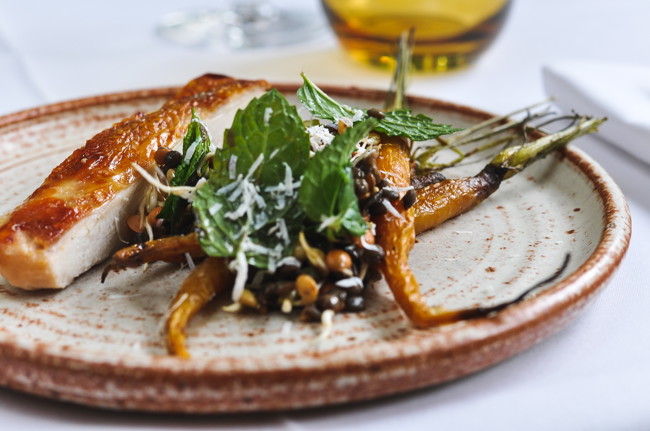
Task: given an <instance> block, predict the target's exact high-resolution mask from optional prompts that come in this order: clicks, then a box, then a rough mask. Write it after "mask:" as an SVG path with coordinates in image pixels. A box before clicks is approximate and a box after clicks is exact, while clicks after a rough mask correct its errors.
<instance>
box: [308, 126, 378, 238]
mask: <svg viewBox="0 0 650 431" xmlns="http://www.w3.org/2000/svg"><path fill="white" fill-rule="evenodd" d="M376 125H377V120H375V119H372V118H371V119H368V120H365V121H362V122H359V123H357V124H355V125H354V126H353V127H350V128H348V129H347V130H346V131H345V133H343V134H341V135H337V136H336V137H335V138H334V140H333V141H332V143H331V144H330V145H328V146H327V147H325V148H324V149H323V150H321V151H320V152H318V153H316V155H314V157H313V158H312V159H311V160H310V161H309V165H308V166H307V169H306V170H305V175H304V177H303V179H302V184H301V187H300V193H299V199H300V204H301V206H302V207H303V209H304V211H305V214H306V215H307V217H308V218H309V219H310V220H311V221H313V222H315V223H319V224H322V225H323V226H324V227H325V228H326V229H327V232H326V233H327V234H328V236H329V237H330V238H331V237H340V236H342V235H343V234H344V233H345V232H346V231H347V232H348V233H350V234H352V235H354V236H361V235H363V234H364V233H365V231H366V230H367V229H368V225H367V224H366V222H365V220H364V219H363V217H362V216H361V212H360V211H359V201H358V200H357V197H356V194H355V193H354V183H353V180H352V163H351V161H350V156H351V154H352V152H353V151H354V149H355V147H356V144H357V142H359V141H360V140H361V139H362V138H364V137H365V136H367V135H368V133H370V131H371V130H373V128H375V127H376Z"/></svg>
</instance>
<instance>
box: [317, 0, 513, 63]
mask: <svg viewBox="0 0 650 431" xmlns="http://www.w3.org/2000/svg"><path fill="white" fill-rule="evenodd" d="M322 4H323V7H324V9H325V13H326V15H327V18H328V19H329V21H330V24H331V26H332V28H333V29H334V32H335V33H336V35H337V36H338V38H339V40H340V42H341V44H342V45H343V47H344V48H345V50H346V51H347V52H348V53H349V54H350V55H351V56H352V57H353V58H355V59H357V60H359V61H362V62H365V63H368V64H372V65H379V66H391V67H392V65H393V64H394V54H395V49H396V46H397V43H396V41H397V39H398V38H399V36H400V34H401V33H402V32H403V31H405V30H409V29H410V28H411V27H414V28H415V47H414V51H413V66H414V68H415V69H417V70H425V71H445V70H449V69H454V68H457V67H459V66H463V65H465V64H468V63H470V62H472V61H473V60H474V59H475V58H476V57H477V56H478V55H479V54H480V53H481V52H482V51H484V50H485V48H487V47H488V45H489V44H490V43H491V42H492V41H493V40H494V38H495V37H496V35H497V34H498V33H499V30H500V29H501V27H502V25H503V22H504V20H505V18H506V16H507V14H508V10H509V8H510V0H322Z"/></svg>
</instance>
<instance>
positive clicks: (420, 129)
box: [298, 74, 460, 141]
mask: <svg viewBox="0 0 650 431" xmlns="http://www.w3.org/2000/svg"><path fill="white" fill-rule="evenodd" d="M302 79H303V81H304V83H303V85H302V86H301V87H300V89H299V90H298V98H299V99H300V101H301V102H302V104H303V105H304V106H305V107H306V108H307V109H308V110H309V112H311V114H312V115H313V116H315V117H317V118H321V119H323V120H330V121H338V120H340V119H342V118H349V119H352V120H357V119H358V120H362V119H367V118H369V117H370V116H369V115H368V112H367V111H366V110H360V109H355V108H350V107H349V106H346V105H343V104H340V103H338V102H337V101H335V100H334V99H332V98H331V97H329V96H328V95H327V94H325V93H324V92H323V91H322V90H321V89H320V88H318V86H316V84H314V83H313V82H312V81H310V80H309V78H307V76H305V74H302ZM375 129H376V130H377V131H379V132H383V133H385V134H386V135H388V136H401V137H405V138H409V139H412V140H413V141H427V140H429V139H435V138H437V137H438V136H441V135H447V134H449V133H453V132H457V131H458V130H460V129H457V128H455V127H452V126H450V125H447V124H436V123H434V122H433V120H432V119H431V118H429V117H427V116H425V115H421V114H420V115H413V114H412V113H411V110H410V109H396V110H393V111H388V112H385V118H382V119H380V120H379V123H378V124H377V126H376V127H375Z"/></svg>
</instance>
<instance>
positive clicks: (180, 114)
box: [0, 74, 268, 289]
mask: <svg viewBox="0 0 650 431" xmlns="http://www.w3.org/2000/svg"><path fill="white" fill-rule="evenodd" d="M267 89H268V84H267V83H266V82H265V81H242V80H235V79H232V78H228V77H225V76H221V75H211V74H208V75H204V76H201V77H199V78H197V79H195V80H193V81H191V82H189V83H188V84H187V85H186V86H185V87H183V88H182V89H181V90H179V92H178V93H177V94H176V95H175V96H174V97H173V98H172V99H171V100H170V101H169V102H167V103H165V104H164V105H163V106H162V107H161V109H159V110H158V111H155V112H151V113H148V114H144V113H137V114H135V115H133V116H131V117H129V118H126V119H125V120H123V121H121V122H119V123H117V124H115V125H113V126H112V127H110V128H108V129H106V130H104V131H102V132H100V133H99V134H97V135H95V136H94V137H93V138H92V139H90V140H89V141H88V142H86V144H85V146H83V147H81V148H79V149H77V150H76V151H74V152H73V153H72V154H71V155H70V156H69V157H68V158H67V159H66V160H65V161H63V162H62V163H61V164H60V165H59V166H57V167H56V168H54V170H53V171H52V173H51V174H50V175H49V176H48V177H47V178H46V179H45V181H44V182H43V184H42V185H41V186H40V187H39V188H38V189H36V190H35V191H34V192H33V193H32V195H31V196H29V197H28V198H27V200H26V201H25V202H24V203H23V204H21V205H20V206H18V207H17V208H16V209H15V210H14V211H13V212H12V213H10V214H8V215H7V216H6V217H4V218H3V220H2V223H3V225H2V226H0V274H2V276H4V277H5V278H6V279H7V281H8V282H9V283H11V284H12V285H14V286H17V287H22V288H25V289H34V288H63V287H65V286H67V285H68V284H70V283H71V282H72V280H73V279H74V278H75V277H77V276H78V275H80V274H81V273H83V272H84V271H86V270H87V269H89V268H90V267H91V266H93V265H94V264H96V263H97V262H99V261H101V260H103V259H105V258H106V257H108V256H109V255H110V253H112V252H113V251H115V249H116V248H117V247H119V245H120V242H119V236H120V233H124V232H123V229H124V226H125V225H126V223H125V222H124V219H125V217H127V216H128V215H129V214H133V213H134V212H135V211H136V208H137V206H138V204H139V200H140V196H141V193H142V192H143V191H144V189H145V188H146V183H145V182H144V180H143V179H142V178H141V177H140V175H139V174H138V173H137V172H136V171H135V169H134V168H133V163H136V164H138V165H140V166H141V167H143V168H145V169H147V170H151V169H152V168H153V165H154V163H155V162H154V159H153V155H154V153H155V151H156V150H157V149H158V148H159V147H169V148H175V147H176V146H178V144H179V143H180V142H181V141H182V137H183V135H184V134H185V132H186V129H187V126H188V124H189V122H190V119H191V110H192V108H194V109H195V110H196V112H197V114H198V115H199V116H200V117H201V118H202V119H203V121H204V122H205V123H206V124H208V126H209V127H210V128H211V129H212V132H213V133H212V135H213V138H214V139H215V140H218V139H220V138H221V136H222V135H223V133H222V132H221V130H223V128H225V127H227V126H229V125H230V123H231V122H232V118H233V117H234V114H235V112H236V111H237V109H238V108H243V107H245V106H246V105H247V104H248V102H249V101H250V100H251V99H252V98H253V97H257V96H259V95H261V94H262V93H263V92H264V91H266V90H267ZM218 128H221V130H219V129H218ZM217 144H218V145H220V142H217Z"/></svg>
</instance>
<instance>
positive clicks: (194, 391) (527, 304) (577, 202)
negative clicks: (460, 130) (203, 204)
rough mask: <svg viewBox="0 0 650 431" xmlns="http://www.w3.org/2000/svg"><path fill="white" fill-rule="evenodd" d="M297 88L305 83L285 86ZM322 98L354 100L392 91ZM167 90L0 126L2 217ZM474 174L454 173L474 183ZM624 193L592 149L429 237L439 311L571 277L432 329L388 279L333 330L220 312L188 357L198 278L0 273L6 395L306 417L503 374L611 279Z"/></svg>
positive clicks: (509, 188)
mask: <svg viewBox="0 0 650 431" xmlns="http://www.w3.org/2000/svg"><path fill="white" fill-rule="evenodd" d="M283 90H284V91H285V92H287V93H288V94H291V93H293V92H295V88H290V87H283ZM327 91H328V92H329V93H330V94H332V95H334V96H336V97H338V98H340V99H343V100H344V101H345V102H347V103H348V104H350V105H358V106H360V105H368V106H381V104H382V101H383V99H384V93H382V92H379V91H366V90H359V89H349V88H328V89H327ZM170 94H172V89H159V90H152V91H139V92H129V93H120V94H113V95H107V96H100V97H94V98H89V99H83V100H77V101H72V102H67V103H62V104H56V105H51V106H46V107H42V108H37V109H33V110H29V111H24V112H20V113H17V114H12V115H8V116H5V117H2V118H0V189H1V190H2V197H3V198H2V200H1V202H0V211H2V212H5V211H9V210H10V209H12V208H13V207H14V206H15V205H17V204H19V203H20V202H21V201H22V200H23V199H24V198H25V197H26V196H27V195H28V194H29V193H30V192H31V191H32V190H33V189H34V188H36V187H37V186H38V185H39V184H40V182H41V181H42V179H43V178H44V177H45V176H46V175H47V174H48V173H49V171H50V170H51V169H52V168H53V167H54V166H55V165H56V164H57V163H58V162H60V161H61V160H63V159H64V158H65V157H66V156H67V155H68V154H69V153H70V152H71V150H72V149H74V148H76V147H78V146H80V145H82V144H83V143H84V142H85V140H86V139H88V138H90V137H92V136H93V135H94V134H95V133H97V132H98V131H100V130H102V129H103V128H105V127H106V126H108V125H110V124H112V123H114V122H117V121H119V120H120V119H122V118H123V117H126V116H128V115H131V114H133V113H134V112H136V111H149V110H153V109H155V108H156V107H158V106H159V105H160V104H161V103H162V102H163V100H164V99H165V98H166V97H168V96H169V95H170ZM410 104H411V107H412V108H413V109H414V110H416V111H418V112H423V113H426V114H429V115H432V116H433V117H434V118H436V119H437V120H438V121H440V122H449V123H452V124H455V125H459V126H466V125H468V124H471V123H475V122H477V121H479V120H482V119H485V118H487V117H489V114H486V113H484V112H479V111H476V110H474V109H471V108H467V107H461V106H456V105H452V104H448V103H443V102H439V101H435V100H431V99H423V98H412V99H411V100H410ZM479 169H480V165H477V164H470V165H466V166H464V167H462V168H460V169H459V170H457V171H456V172H453V173H451V174H450V176H451V175H465V174H471V173H476V172H478V170H479ZM629 236H630V218H629V213H628V210H627V207H626V204H625V201H624V199H623V196H622V195H621V192H620V191H619V189H618V188H617V187H616V185H615V184H614V183H613V182H612V180H611V179H610V177H609V176H608V175H607V174H606V173H605V172H604V171H603V170H602V169H601V168H600V167H599V166H597V165H596V164H595V163H594V162H593V161H591V160H590V159H589V158H588V157H587V156H586V155H585V154H583V153H582V152H580V151H577V150H573V149H572V150H567V151H564V152H562V153H558V154H556V155H553V156H550V157H547V158H546V159H544V160H542V161H541V162H538V163H537V164H535V165H534V166H532V167H531V168H530V169H528V170H526V171H525V172H524V173H523V174H521V175H518V176H516V177H514V178H513V179H512V180H510V181H508V182H507V183H504V184H503V185H502V188H501V189H500V190H499V191H498V192H497V193H496V194H494V195H493V196H492V197H491V198H490V199H488V200H487V201H486V202H484V203H483V204H482V205H481V206H480V207H478V208H477V209H475V210H473V211H471V212H469V213H467V214H465V215H463V216H460V217H458V218H455V219H453V220H451V221H449V222H448V223H446V224H445V225H443V226H441V227H440V228H438V229H435V230H433V231H430V232H428V233H425V234H423V235H421V236H419V237H418V243H417V245H416V247H415V249H414V250H413V252H412V255H411V265H412V267H413V268H414V270H415V272H416V275H417V277H418V279H419V280H420V283H421V289H422V291H423V292H424V295H425V296H426V298H427V301H428V302H429V303H430V304H431V305H435V304H444V305H445V306H447V307H448V308H461V307H468V306H477V305H492V304H497V303H500V302H502V301H505V300H508V299H511V298H514V297H516V296H517V295H518V294H519V293H521V292H522V291H524V290H525V289H527V288H528V287H530V286H532V285H534V284H535V283H537V282H538V281H539V280H541V279H544V278H547V277H548V276H549V275H551V274H553V273H554V272H556V271H557V269H558V268H559V267H560V266H561V263H562V261H563V259H564V256H565V255H566V254H567V253H570V255H571V261H570V264H569V268H568V269H567V270H566V271H565V272H564V274H563V276H562V278H561V279H560V280H558V281H555V282H554V283H552V284H551V285H549V286H546V287H545V288H543V289H542V290H541V291H540V292H539V293H537V294H536V295H534V296H532V297H531V298H529V299H526V300H525V301H523V302H521V303H519V304H517V305H514V306H511V307H509V308H507V309H505V310H504V311H502V312H500V313H498V314H496V315H494V316H491V317H488V318H481V319H476V320H472V321H465V322H460V323H457V324H453V325H448V326H444V327H440V328H434V329H429V330H416V329H413V328H411V326H409V323H408V321H407V320H406V319H405V318H404V316H403V315H402V313H401V312H400V310H399V309H398V308H397V306H396V305H395V303H394V302H393V300H392V298H391V294H390V292H389V290H388V288H387V287H386V286H385V285H384V284H381V283H380V284H378V285H377V286H376V287H375V289H374V290H373V292H372V293H371V295H370V297H369V298H368V304H369V306H368V309H367V310H366V311H365V312H363V313H359V314H343V315H338V316H336V318H335V321H334V328H333V332H332V333H331V335H330V336H329V337H328V338H326V339H324V340H321V341H319V339H318V335H319V332H320V326H319V325H317V324H306V323H300V322H299V321H298V319H297V316H295V315H291V316H285V315H281V314H271V315H255V314H228V313H225V312H223V311H221V305H223V304H218V303H217V304H214V305H213V306H211V307H209V308H208V309H206V310H205V311H204V312H202V313H200V315H199V316H197V318H195V319H194V320H193V321H192V322H191V324H190V326H189V328H188V340H189V341H188V347H189V350H190V352H191V353H192V359H190V360H183V359H178V358H175V357H170V356H167V354H166V351H165V346H164V343H163V341H162V337H161V322H162V320H163V317H164V312H165V310H166V308H167V306H168V303H169V301H170V299H171V298H172V297H173V295H174V293H175V291H176V289H177V288H178V286H179V285H180V283H181V281H182V280H183V278H184V277H185V276H186V274H187V269H184V268H179V267H178V266H174V265H168V264H155V265H150V266H149V267H148V268H147V269H146V270H141V269H138V270H130V271H125V272H122V273H119V274H111V276H110V277H109V278H108V280H107V281H106V283H104V284H101V283H100V273H101V270H102V265H99V266H98V267H96V268H94V269H92V270H91V271H89V272H87V273H86V274H84V275H82V276H81V277H80V278H79V279H77V280H76V281H75V282H74V284H72V285H71V286H69V287H68V288H66V289H65V290H63V291H56V292H53V291H37V292H24V291H21V290H18V289H15V288H12V287H11V286H9V285H8V284H7V283H6V282H5V281H4V280H1V279H0V363H1V364H2V367H0V384H1V385H4V386H7V387H10V388H14V389H17V390H20V391H25V392H29V393H32V394H37V395H41V396H45V397H50V398H55V399H60V400H67V401H71V402H75V403H81V404H85V405H91V406H100V407H106V408H115V409H128V410H150V411H160V412H172V411H184V412H236V411H253V410H277V409H288V408H291V409H293V408H303V407H309V406H322V405H327V404H335V403H344V402H350V401H356V400H364V399H371V398H376V397H380V396H384V395H387V394H394V393H399V392H404V391H408V390H413V389H416V388H420V387H424V386H429V385H434V384H437V383H441V382H444V381H449V380H452V379H455V378H458V377H460V376H463V375H467V374H469V373H472V372H476V371H478V370H481V369H483V368H485V367H488V366H490V365H493V364H495V363H497V362H499V361H502V360H504V359H506V358H508V357H511V356H513V355H515V354H517V353H518V352H521V351H522V350H524V349H526V348H529V347H530V346H532V345H534V344H535V343H537V342H539V341H541V340H543V339H545V338H547V337H548V336H550V335H551V334H553V333H554V332H556V331H557V330H559V329H560V328H562V327H564V326H565V325H567V324H568V323H569V322H570V321H571V320H572V319H574V318H575V317H576V316H577V314H578V313H579V312H580V311H581V310H582V309H583V308H584V307H585V306H586V305H587V304H588V303H589V302H590V300H592V299H593V297H594V295H595V294H596V293H597V292H598V291H599V290H600V289H602V288H603V287H604V286H605V284H606V282H607V281H608V280H609V279H610V277H611V276H612V273H613V272H614V270H615V269H616V268H617V266H618V264H619V263H620V261H621V259H622V257H623V255H624V253H625V251H626V249H627V246H628V242H629Z"/></svg>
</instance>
